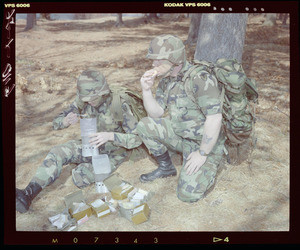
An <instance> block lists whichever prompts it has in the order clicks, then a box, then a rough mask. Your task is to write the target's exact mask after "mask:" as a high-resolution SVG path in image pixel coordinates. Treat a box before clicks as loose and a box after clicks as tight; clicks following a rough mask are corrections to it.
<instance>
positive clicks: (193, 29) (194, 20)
mask: <svg viewBox="0 0 300 250" xmlns="http://www.w3.org/2000/svg"><path fill="white" fill-rule="evenodd" d="M190 15H191V22H190V27H189V34H188V38H187V40H186V41H185V44H186V45H192V44H194V43H196V42H197V39H198V33H199V27H200V23H201V15H202V14H190Z"/></svg>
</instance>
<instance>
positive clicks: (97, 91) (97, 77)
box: [77, 69, 110, 102]
mask: <svg viewBox="0 0 300 250" xmlns="http://www.w3.org/2000/svg"><path fill="white" fill-rule="evenodd" d="M109 93H110V89H109V86H108V85H107V83H106V80H105V77H104V75H103V74H102V73H100V72H99V71H97V70H93V69H89V70H85V71H83V72H82V73H81V75H80V76H79V77H78V80H77V95H78V96H79V98H80V100H82V101H83V102H89V101H92V100H93V99H95V97H98V96H102V95H106V94H109Z"/></svg>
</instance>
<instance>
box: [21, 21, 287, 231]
mask: <svg viewBox="0 0 300 250" xmlns="http://www.w3.org/2000/svg"><path fill="white" fill-rule="evenodd" d="M114 21H115V17H111V16H101V17H99V16H94V17H93V18H92V19H87V20H72V21H62V20H55V21H38V26H37V27H36V28H35V29H34V30H31V31H28V32H23V29H24V27H25V20H17V25H16V31H17V33H16V67H17V70H16V74H17V86H16V186H17V187H18V188H24V187H25V186H26V185H27V184H28V182H29V181H30V179H31V177H32V176H33V175H34V173H35V171H36V169H37V168H38V166H39V164H40V163H41V162H42V161H43V159H44V158H45V156H46V155H47V153H48V152H49V150H50V149H51V147H53V146H55V145H57V144H61V143H64V142H66V141H68V140H70V139H74V138H79V137H80V129H79V126H78V125H77V126H74V127H70V128H68V129H65V130H61V131H53V130H52V119H53V118H54V116H56V115H57V114H58V113H59V112H60V111H61V110H63V109H64V108H66V107H67V106H68V104H69V103H70V102H71V101H73V99H74V96H75V94H76V87H75V86H76V78H77V76H78V75H79V74H80V72H81V71H82V70H83V69H85V68H87V67H91V66H92V67H97V68H99V70H101V71H102V72H103V73H104V75H105V76H106V77H107V80H108V82H109V83H110V84H113V85H125V86H128V87H130V88H134V89H137V90H139V91H140V85H139V78H140V76H141V75H142V74H143V72H144V71H145V70H146V69H149V68H150V66H151V63H150V62H149V61H147V60H146V59H145V55H146V53H147V49H148V44H149V42H150V40H151V39H152V38H153V37H154V36H156V35H159V34H164V33H170V32H172V33H176V35H178V36H179V37H181V38H182V39H183V40H186V39H187V34H188V28H189V19H181V20H176V19H175V18H172V17H171V20H170V19H167V18H164V19H161V20H160V21H157V22H155V23H148V24H145V23H144V22H143V20H142V19H140V18H124V21H125V24H126V26H125V27H121V28H115V27H114ZM262 21H263V17H262V16H250V18H249V22H248V27H247V34H246V43H245V49H244V55H243V64H244V68H245V70H246V71H247V73H248V75H249V76H250V77H253V78H254V79H256V80H257V81H258V83H259V87H258V89H259V94H260V97H259V104H258V105H257V108H256V113H257V123H256V127H255V128H256V136H257V138H258V141H257V146H256V148H255V150H254V151H253V157H252V164H251V165H249V164H248V163H247V162H245V163H242V164H240V165H238V166H233V165H229V164H227V163H225V162H224V163H223V167H222V168H221V170H220V172H219V174H218V176H217V180H216V184H215V186H214V187H213V189H212V190H211V191H210V192H209V193H208V194H207V196H206V197H205V198H204V199H203V200H201V201H199V202H197V203H194V204H188V203H183V202H181V201H180V200H178V199H177V197H176V193H175V189H176V186H177V178H178V177H173V178H167V179H160V180H155V181H154V182H153V183H147V184H143V183H140V182H139V176H140V175H141V174H142V173H145V172H148V171H151V170H153V169H154V168H156V163H155V161H154V160H153V159H152V158H151V157H150V156H149V155H148V154H147V152H146V150H143V151H142V154H141V155H140V157H139V159H138V160H137V161H136V162H134V163H133V162H130V161H127V162H125V163H123V164H122V165H121V166H120V167H119V168H118V170H117V173H118V174H119V175H120V176H121V177H122V178H123V179H124V180H126V181H128V182H130V183H131V184H132V185H134V186H135V187H140V188H142V189H144V190H147V191H152V192H154V193H155V195H154V196H153V197H152V199H151V200H150V201H149V203H148V204H149V206H150V207H151V216H150V219H149V220H148V221H147V222H145V223H143V224H140V225H134V224H133V223H131V222H130V221H128V220H126V219H125V218H122V217H120V216H119V215H118V214H117V213H116V214H111V215H109V216H107V217H104V218H102V219H97V218H96V217H95V216H94V215H93V216H92V217H90V219H89V221H87V222H86V223H84V224H83V225H81V226H79V227H78V229H77V230H78V231H287V230H289V202H290V199H289V193H290V192H289V173H290V161H289V152H290V150H289V145H290V144H289V142H290V141H289V136H290V129H289V128H290V120H289V117H290V91H289V89H290V88H289V86H290V79H289V69H290V55H289V29H288V28H285V27H283V26H282V25H281V24H280V23H279V25H277V26H276V27H274V28H270V27H264V26H262ZM194 50H195V47H194V46H191V47H189V48H188V56H189V59H191V58H192V57H193V54H194ZM172 159H173V162H174V164H175V166H176V168H177V170H178V171H179V169H180V168H181V160H182V159H181V156H180V155H173V157H172ZM73 167H74V165H67V166H65V167H64V169H63V171H62V174H61V176H60V178H59V179H58V180H56V181H55V182H54V183H53V184H52V185H51V186H49V187H47V188H46V189H44V190H43V191H42V192H41V193H40V194H39V195H38V196H37V198H36V199H35V200H34V202H33V204H32V206H31V208H30V210H29V211H28V212H27V213H25V214H20V213H18V212H16V229H17V231H55V230H56V229H55V228H53V227H52V226H51V225H50V223H49V221H48V217H49V216H51V215H54V214H56V213H59V212H61V211H62V210H63V209H64V207H65V204H64V199H63V198H64V196H65V195H67V194H68V193H70V192H73V191H76V190H77V188H76V186H75V185H74V184H73V182H72V177H71V170H72V168H73ZM83 192H84V194H85V197H86V200H87V202H89V201H92V200H93V199H94V198H95V197H97V194H96V193H95V189H94V186H93V185H92V186H90V187H88V188H86V189H84V190H83Z"/></svg>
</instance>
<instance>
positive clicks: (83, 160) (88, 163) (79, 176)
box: [31, 140, 129, 188]
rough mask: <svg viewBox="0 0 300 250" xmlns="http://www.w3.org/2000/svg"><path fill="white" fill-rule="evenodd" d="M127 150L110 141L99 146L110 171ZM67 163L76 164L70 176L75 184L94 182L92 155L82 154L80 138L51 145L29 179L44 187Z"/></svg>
mask: <svg viewBox="0 0 300 250" xmlns="http://www.w3.org/2000/svg"><path fill="white" fill-rule="evenodd" d="M128 152H129V151H128V150H127V149H125V148H120V147H116V146H114V145H113V144H112V143H111V142H107V143H106V144H105V145H102V146H100V147H99V153H100V154H108V157H109V159H110V163H111V168H112V171H114V170H116V169H117V167H118V166H119V165H120V164H121V163H122V162H123V161H124V160H125V159H126V157H127V155H128ZM67 164H78V165H77V167H76V168H75V169H73V170H72V177H73V181H74V183H75V185H76V186H78V187H79V188H82V187H85V186H88V185H89V184H91V183H93V182H94V170H93V166H92V157H83V156H82V144H81V140H71V141H68V142H66V143H64V144H61V145H57V146H55V147H53V148H52V149H51V150H50V152H49V153H48V154H47V156H46V158H45V159H44V161H43V163H42V164H41V165H40V166H39V167H38V169H37V171H36V173H35V176H34V177H33V178H32V180H31V181H32V182H36V183H38V184H39V185H40V186H41V187H42V188H45V187H46V186H48V185H50V184H51V183H53V182H54V181H55V180H56V179H57V178H58V177H59V176H60V174H61V171H62V168H63V166H64V165H67Z"/></svg>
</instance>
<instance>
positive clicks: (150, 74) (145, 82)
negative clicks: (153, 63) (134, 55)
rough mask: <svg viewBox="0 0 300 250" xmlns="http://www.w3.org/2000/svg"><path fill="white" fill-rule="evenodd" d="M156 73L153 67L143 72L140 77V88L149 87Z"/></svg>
mask: <svg viewBox="0 0 300 250" xmlns="http://www.w3.org/2000/svg"><path fill="white" fill-rule="evenodd" d="M156 75H157V71H156V70H155V69H150V70H148V71H146V72H145V73H144V75H143V76H142V78H141V86H142V89H143V90H145V91H147V90H149V89H151V87H152V86H153V84H154V79H155V77H156Z"/></svg>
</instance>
